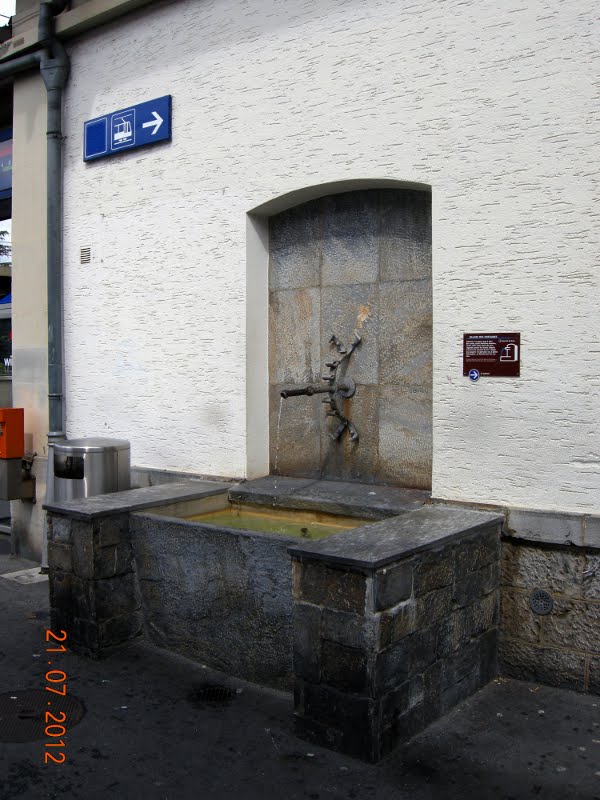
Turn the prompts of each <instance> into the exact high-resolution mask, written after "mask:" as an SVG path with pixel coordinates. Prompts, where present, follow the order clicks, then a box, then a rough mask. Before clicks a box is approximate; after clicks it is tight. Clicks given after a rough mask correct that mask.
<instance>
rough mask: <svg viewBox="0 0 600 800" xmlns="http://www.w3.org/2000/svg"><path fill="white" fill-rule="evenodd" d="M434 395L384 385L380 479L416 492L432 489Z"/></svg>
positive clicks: (380, 442) (381, 389)
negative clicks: (417, 490) (432, 416)
mask: <svg viewBox="0 0 600 800" xmlns="http://www.w3.org/2000/svg"><path fill="white" fill-rule="evenodd" d="M431 413H432V406H431V394H430V393H429V392H426V391H420V390H419V389H410V388H400V387H397V386H381V387H380V398H379V479H380V480H381V481H391V482H392V483H397V484H398V485H399V486H407V487H411V488H414V489H430V488H431V460H432V451H433V439H432V433H431Z"/></svg>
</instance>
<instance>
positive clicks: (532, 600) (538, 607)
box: [529, 589, 554, 615]
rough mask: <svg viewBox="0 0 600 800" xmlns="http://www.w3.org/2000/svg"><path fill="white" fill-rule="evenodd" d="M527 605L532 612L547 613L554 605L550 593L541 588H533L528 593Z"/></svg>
mask: <svg viewBox="0 0 600 800" xmlns="http://www.w3.org/2000/svg"><path fill="white" fill-rule="evenodd" d="M529 605H530V607H531V610H532V611H533V612H534V614H541V615H544V614H549V613H550V612H551V611H552V608H553V607H554V600H553V599H552V595H551V594H548V592H545V591H544V590H543V589H535V591H533V592H532V593H531V594H530V595H529Z"/></svg>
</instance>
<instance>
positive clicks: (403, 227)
mask: <svg viewBox="0 0 600 800" xmlns="http://www.w3.org/2000/svg"><path fill="white" fill-rule="evenodd" d="M269 302H270V311H269V330H270V334H269V336H270V339H269V376H270V431H271V436H270V448H271V452H270V456H271V472H272V473H274V474H281V475H291V476H297V477H311V478H327V479H342V480H357V481H362V482H366V483H368V482H373V483H384V482H387V483H392V484H396V485H399V486H407V487H414V488H420V489H428V488H430V487H431V453H432V436H431V418H432V286H431V195H430V194H429V193H428V192H422V191H410V190H389V189H385V190H383V189H382V190H362V191H356V192H349V193H344V194H337V195H331V196H328V197H323V198H320V199H318V200H314V201H311V202H309V203H305V204H303V205H301V206H296V207H295V208H292V209H289V210H287V211H284V212H282V213H281V214H278V215H276V216H274V217H272V218H271V220H270V262H269ZM355 332H357V333H358V334H359V335H360V336H361V337H362V343H361V345H360V346H359V347H358V349H357V350H356V351H355V352H354V353H353V354H352V356H351V359H350V363H349V365H348V370H347V374H348V375H349V376H350V377H352V378H353V379H354V381H355V382H356V384H357V391H356V394H355V396H354V397H353V398H350V399H348V400H346V401H345V410H344V413H345V414H346V416H348V417H349V418H350V419H351V420H352V421H353V422H354V424H355V425H356V427H357V429H358V431H359V434H360V439H359V442H358V443H353V442H351V441H350V438H349V436H348V435H347V433H345V434H344V435H343V436H342V438H341V439H340V440H339V441H337V442H334V441H332V440H331V438H330V435H329V434H330V432H331V430H332V429H333V428H334V427H335V426H336V425H337V422H338V421H337V420H335V419H331V418H328V417H326V416H325V409H324V406H323V404H322V403H321V397H322V395H321V396H320V395H315V396H313V397H292V398H289V399H287V400H284V401H283V406H282V407H281V414H280V396H279V393H280V391H281V389H282V388H285V387H287V388H293V387H294V388H295V387H300V386H303V385H306V384H308V383H314V384H321V385H324V384H323V381H322V380H321V375H322V374H325V373H326V371H327V370H326V368H325V366H324V365H325V362H326V361H329V360H330V359H331V356H332V355H333V354H334V353H335V348H334V347H333V345H330V344H329V338H330V336H331V335H332V334H336V335H337V336H338V337H339V338H340V339H341V340H342V341H343V342H344V343H345V344H347V345H349V344H350V342H351V340H352V337H353V335H354V333H355Z"/></svg>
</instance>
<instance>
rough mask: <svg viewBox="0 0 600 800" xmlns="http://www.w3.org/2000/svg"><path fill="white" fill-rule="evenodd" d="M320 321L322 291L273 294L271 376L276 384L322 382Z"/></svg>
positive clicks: (288, 291) (270, 322) (270, 347)
mask: <svg viewBox="0 0 600 800" xmlns="http://www.w3.org/2000/svg"><path fill="white" fill-rule="evenodd" d="M320 317H321V296H320V290H319V289H291V290H285V291H280V292H270V294H269V376H270V382H271V383H272V384H273V383H287V384H302V383H311V382H313V381H315V380H317V381H318V380H320V378H319V375H320V372H321V352H320V339H321V326H320Z"/></svg>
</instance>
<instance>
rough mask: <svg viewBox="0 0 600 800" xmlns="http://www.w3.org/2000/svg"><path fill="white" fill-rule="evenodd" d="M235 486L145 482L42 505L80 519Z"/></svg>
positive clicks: (186, 498)
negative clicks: (117, 490) (107, 492)
mask: <svg viewBox="0 0 600 800" xmlns="http://www.w3.org/2000/svg"><path fill="white" fill-rule="evenodd" d="M231 486H232V484H231V483H214V482H212V481H185V482H181V483H162V484H159V485H158V486H144V487H142V488H140V489H129V490H128V491H125V492H113V493H112V494H100V495H96V496H95V497H82V498H79V499H77V500H62V501H58V500H55V501H51V502H49V503H45V504H44V505H43V506H42V507H43V508H44V509H45V510H46V511H50V512H51V513H52V514H58V515H59V516H63V517H73V518H76V519H94V518H95V517H107V516H112V515H114V514H123V513H126V512H129V511H141V510H143V509H145V508H152V507H153V506H162V505H165V504H167V503H179V502H183V501H185V500H198V499H200V498H202V497H210V496H211V495H214V494H221V493H222V492H225V491H227V489H229V488H230V487H231Z"/></svg>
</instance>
